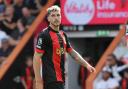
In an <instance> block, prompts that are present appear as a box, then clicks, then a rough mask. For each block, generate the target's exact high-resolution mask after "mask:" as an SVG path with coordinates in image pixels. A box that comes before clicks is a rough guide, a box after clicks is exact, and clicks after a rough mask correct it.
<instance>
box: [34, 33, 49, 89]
mask: <svg viewBox="0 0 128 89" xmlns="http://www.w3.org/2000/svg"><path fill="white" fill-rule="evenodd" d="M45 49H46V36H45V35H44V33H40V34H39V36H38V38H37V44H36V48H35V53H34V59H33V68H34V73H35V82H36V88H37V89H43V78H42V76H41V67H42V56H43V54H44V53H45Z"/></svg>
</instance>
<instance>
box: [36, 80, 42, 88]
mask: <svg viewBox="0 0 128 89" xmlns="http://www.w3.org/2000/svg"><path fill="white" fill-rule="evenodd" d="M35 87H36V89H44V88H43V82H42V81H36V86H35Z"/></svg>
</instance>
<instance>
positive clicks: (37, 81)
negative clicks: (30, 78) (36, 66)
mask: <svg viewBox="0 0 128 89" xmlns="http://www.w3.org/2000/svg"><path fill="white" fill-rule="evenodd" d="M35 82H36V83H40V82H43V80H41V79H40V80H35Z"/></svg>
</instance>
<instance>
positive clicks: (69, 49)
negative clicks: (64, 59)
mask: <svg viewBox="0 0 128 89" xmlns="http://www.w3.org/2000/svg"><path fill="white" fill-rule="evenodd" d="M64 36H65V40H66V51H67V52H71V51H72V49H73V48H72V46H71V44H70V42H69V39H68V37H67V35H66V34H65V33H64Z"/></svg>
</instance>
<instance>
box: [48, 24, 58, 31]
mask: <svg viewBox="0 0 128 89" xmlns="http://www.w3.org/2000/svg"><path fill="white" fill-rule="evenodd" d="M49 26H50V27H51V28H52V29H53V30H55V31H59V26H55V25H53V24H50V25H49Z"/></svg>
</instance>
